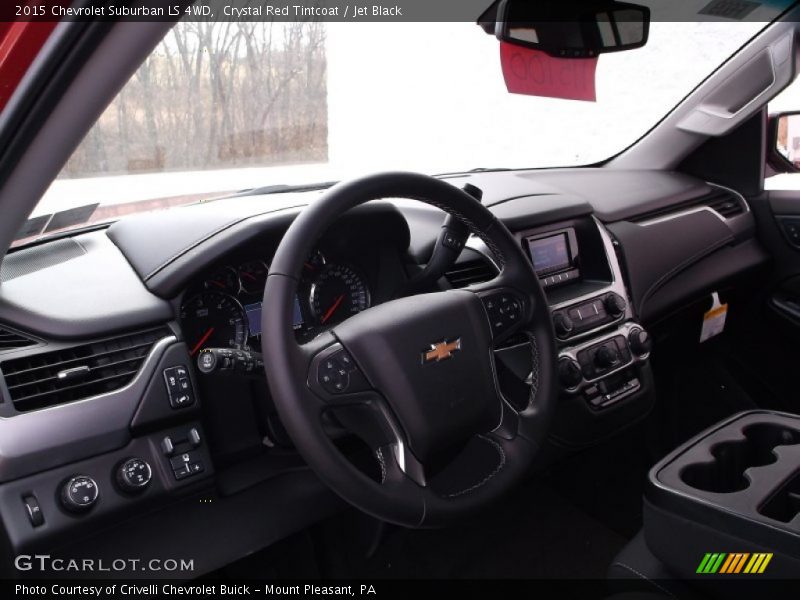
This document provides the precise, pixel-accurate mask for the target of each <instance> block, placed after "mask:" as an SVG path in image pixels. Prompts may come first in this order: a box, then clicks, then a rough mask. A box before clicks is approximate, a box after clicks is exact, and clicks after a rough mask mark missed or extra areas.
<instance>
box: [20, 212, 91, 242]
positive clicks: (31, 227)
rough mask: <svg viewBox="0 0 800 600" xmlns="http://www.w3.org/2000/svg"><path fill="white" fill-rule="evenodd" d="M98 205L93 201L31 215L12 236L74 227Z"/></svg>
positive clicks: (28, 235)
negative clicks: (57, 210)
mask: <svg viewBox="0 0 800 600" xmlns="http://www.w3.org/2000/svg"><path fill="white" fill-rule="evenodd" d="M98 206H100V203H99V202H95V203H94V204H86V205H84V206H77V207H75V208H68V209H66V210H62V211H59V212H55V213H51V214H47V215H39V216H38V217H32V218H30V219H28V220H27V221H25V223H23V224H22V227H20V229H19V231H18V232H17V235H16V236H14V241H15V242H16V241H19V240H24V239H27V238H40V237H42V236H44V235H46V234H50V233H54V232H58V231H63V230H65V229H71V228H74V227H75V226H76V225H81V224H82V223H86V222H87V221H89V219H91V217H92V215H93V214H94V211H95V210H97V207H98Z"/></svg>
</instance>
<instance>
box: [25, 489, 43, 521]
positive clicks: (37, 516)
mask: <svg viewBox="0 0 800 600" xmlns="http://www.w3.org/2000/svg"><path fill="white" fill-rule="evenodd" d="M22 503H23V504H24V505H25V510H26V511H27V512H28V520H30V522H31V525H33V526H34V527H41V526H42V525H44V513H43V512H42V507H41V506H40V505H39V501H38V500H37V499H36V496H23V497H22Z"/></svg>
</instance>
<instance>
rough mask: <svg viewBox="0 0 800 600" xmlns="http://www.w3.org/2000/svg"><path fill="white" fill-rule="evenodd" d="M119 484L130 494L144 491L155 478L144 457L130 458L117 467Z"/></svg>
mask: <svg viewBox="0 0 800 600" xmlns="http://www.w3.org/2000/svg"><path fill="white" fill-rule="evenodd" d="M116 479H117V485H118V486H119V488H120V489H121V490H122V491H123V492H126V493H128V494H138V493H140V492H143V491H144V490H145V489H146V488H147V486H148V485H150V481H151V480H152V479H153V470H152V469H151V468H150V464H149V463H148V462H147V461H146V460H144V459H143V458H129V459H127V460H125V461H123V462H122V464H120V465H119V467H117V476H116Z"/></svg>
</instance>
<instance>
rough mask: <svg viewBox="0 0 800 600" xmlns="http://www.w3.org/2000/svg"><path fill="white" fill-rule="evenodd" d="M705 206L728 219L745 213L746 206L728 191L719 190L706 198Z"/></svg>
mask: <svg viewBox="0 0 800 600" xmlns="http://www.w3.org/2000/svg"><path fill="white" fill-rule="evenodd" d="M704 204H705V205H706V206H708V207H709V208H710V209H711V210H713V211H715V212H717V213H719V214H720V215H721V216H723V217H725V218H726V219H730V218H731V217H735V216H736V215H740V214H742V213H743V212H744V206H743V205H742V201H741V200H740V199H739V197H738V196H736V195H735V194H732V193H730V192H729V191H727V190H719V191H716V192H714V193H712V194H710V195H708V196H706V198H705V202H704Z"/></svg>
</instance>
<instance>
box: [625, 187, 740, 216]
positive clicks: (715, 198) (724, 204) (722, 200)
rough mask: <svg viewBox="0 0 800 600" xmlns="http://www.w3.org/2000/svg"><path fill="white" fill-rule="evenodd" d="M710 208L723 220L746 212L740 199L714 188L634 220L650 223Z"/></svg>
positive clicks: (736, 195) (729, 192)
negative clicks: (707, 192)
mask: <svg viewBox="0 0 800 600" xmlns="http://www.w3.org/2000/svg"><path fill="white" fill-rule="evenodd" d="M703 207H705V208H710V209H711V210H713V211H714V212H715V213H717V214H718V215H719V216H721V217H722V218H723V219H730V218H732V217H735V216H737V215H741V214H742V213H744V212H745V211H746V210H747V207H746V205H745V203H744V201H743V200H742V198H741V197H740V196H739V195H738V194H735V193H733V192H731V191H729V190H726V189H723V188H717V187H715V188H714V189H713V191H712V192H711V193H709V194H706V195H705V196H700V197H699V198H694V199H693V200H689V201H688V202H682V203H681V204H675V205H672V206H669V207H665V208H662V209H659V210H655V211H651V212H649V213H646V214H643V215H640V216H638V217H637V218H635V219H634V220H635V221H638V222H643V221H645V222H646V221H651V220H654V219H662V218H670V217H673V216H678V215H680V214H681V213H684V212H688V211H696V210H697V209H698V208H703Z"/></svg>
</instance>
